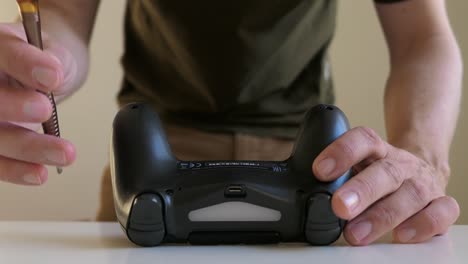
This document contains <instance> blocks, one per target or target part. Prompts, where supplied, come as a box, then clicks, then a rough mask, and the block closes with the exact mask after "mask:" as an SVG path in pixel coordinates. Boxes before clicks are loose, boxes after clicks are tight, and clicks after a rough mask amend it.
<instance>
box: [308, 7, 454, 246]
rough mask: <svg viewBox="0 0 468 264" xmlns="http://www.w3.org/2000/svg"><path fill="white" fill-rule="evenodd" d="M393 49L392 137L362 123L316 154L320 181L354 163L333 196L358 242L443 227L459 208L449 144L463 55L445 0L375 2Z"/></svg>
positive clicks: (408, 239)
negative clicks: (451, 192)
mask: <svg viewBox="0 0 468 264" xmlns="http://www.w3.org/2000/svg"><path fill="white" fill-rule="evenodd" d="M376 9H377V12H378V14H379V18H380V21H381V24H382V28H383V30H384V32H385V36H386V39H387V43H388V47H389V50H390V61H391V70H390V75H389V78H388V82H387V86H386V91H385V98H384V102H385V121H386V128H387V134H388V142H387V141H385V140H383V139H381V137H380V136H379V135H377V133H375V132H374V131H373V130H372V129H370V128H365V127H357V128H353V129H351V130H350V131H349V132H347V133H345V134H344V135H343V136H342V137H340V138H339V139H337V140H336V141H334V142H333V143H332V144H330V145H329V146H327V148H325V150H324V151H323V152H322V153H321V154H320V155H319V156H318V157H317V158H316V160H315V161H314V166H313V169H314V171H315V172H316V175H317V177H318V178H319V179H321V180H332V179H336V178H337V177H339V176H340V175H342V174H343V173H344V172H345V171H346V170H348V169H350V168H354V171H355V173H356V175H355V176H354V177H352V178H351V179H350V180H349V181H347V182H346V183H345V184H344V185H343V186H342V187H340V188H339V189H338V190H337V191H336V192H335V193H334V195H333V198H332V206H333V210H334V211H335V213H336V214H337V215H338V216H340V217H341V218H343V219H346V220H348V224H347V225H346V227H345V231H344V235H345V238H346V239H347V241H348V242H350V243H351V244H353V245H366V244H369V243H372V242H373V241H375V240H376V239H377V238H379V237H381V236H383V235H384V234H385V233H387V232H389V231H392V232H393V238H394V240H395V241H396V242H400V243H416V242H423V241H427V240H429V239H431V238H432V237H433V236H435V235H440V234H444V233H445V232H446V231H447V230H448V228H449V226H450V225H452V224H453V223H454V222H455V221H456V219H457V218H458V216H459V214H460V209H459V206H458V203H457V201H456V200H455V199H453V198H452V197H450V196H448V195H446V191H445V188H446V186H447V183H448V178H449V175H450V167H449V161H448V160H449V157H448V156H449V148H450V145H451V142H452V138H453V134H454V130H455V126H456V122H457V119H458V112H459V105H460V93H461V75H462V62H461V58H460V51H459V48H458V46H457V43H456V41H455V37H454V35H453V33H452V30H451V28H450V25H449V22H448V18H447V15H446V11H445V5H444V2H443V0H407V1H398V2H396V3H392V4H376Z"/></svg>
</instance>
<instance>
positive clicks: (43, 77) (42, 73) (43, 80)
mask: <svg viewBox="0 0 468 264" xmlns="http://www.w3.org/2000/svg"><path fill="white" fill-rule="evenodd" d="M32 74H33V77H34V79H36V81H38V82H39V83H40V84H42V85H43V86H45V87H54V86H55V85H56V84H57V81H58V73H57V72H56V71H54V70H51V69H47V68H42V67H36V68H34V69H33V72H32Z"/></svg>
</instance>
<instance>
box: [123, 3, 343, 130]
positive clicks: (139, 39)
mask: <svg viewBox="0 0 468 264" xmlns="http://www.w3.org/2000/svg"><path fill="white" fill-rule="evenodd" d="M335 16H336V1H335V0H232V1H214V0H199V1H185V0H184V1H182V0H129V1H128V6H127V10H126V18H125V53H124V55H123V58H122V64H123V68H124V80H123V85H122V89H121V91H120V92H119V94H118V101H119V103H120V104H121V105H123V104H127V103H130V102H136V101H138V102H141V101H145V102H149V103H151V104H152V105H154V107H155V109H156V110H157V111H158V112H159V114H160V116H161V117H162V118H163V120H166V121H167V122H175V123H178V124H181V125H186V126H192V127H197V128H200V129H205V130H209V131H218V132H241V133H251V134H255V135H268V136H277V137H286V138H294V137H295V136H296V133H297V130H298V128H299V126H300V124H301V122H302V118H303V116H304V114H305V112H306V111H307V110H308V109H309V108H310V107H312V106H313V105H315V104H318V103H333V101H334V96H333V90H332V81H331V77H330V69H329V67H328V60H327V49H328V47H329V44H330V41H331V39H332V36H333V33H334V28H335Z"/></svg>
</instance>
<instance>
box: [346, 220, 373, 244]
mask: <svg viewBox="0 0 468 264" xmlns="http://www.w3.org/2000/svg"><path fill="white" fill-rule="evenodd" d="M371 231H372V224H371V223H370V222H369V221H363V222H360V223H357V224H355V225H354V226H352V227H351V235H352V236H353V237H354V239H355V240H356V241H357V242H360V241H362V240H363V239H364V238H366V237H367V236H368V235H369V234H370V232H371Z"/></svg>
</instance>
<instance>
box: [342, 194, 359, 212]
mask: <svg viewBox="0 0 468 264" xmlns="http://www.w3.org/2000/svg"><path fill="white" fill-rule="evenodd" d="M339 197H340V198H341V200H342V201H343V203H344V205H345V206H346V208H347V209H348V211H349V212H352V211H353V210H354V208H356V206H357V205H358V203H359V196H358V195H357V193H355V192H344V193H343V194H340V195H339Z"/></svg>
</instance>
